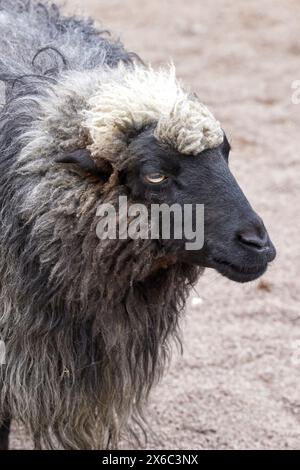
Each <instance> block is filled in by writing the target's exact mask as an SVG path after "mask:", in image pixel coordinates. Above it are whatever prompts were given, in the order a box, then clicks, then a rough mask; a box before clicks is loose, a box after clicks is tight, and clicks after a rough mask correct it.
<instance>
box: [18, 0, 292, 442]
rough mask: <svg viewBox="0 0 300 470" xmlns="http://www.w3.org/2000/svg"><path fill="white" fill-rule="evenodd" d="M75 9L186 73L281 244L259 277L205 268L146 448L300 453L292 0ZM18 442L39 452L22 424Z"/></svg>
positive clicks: (112, 2) (116, 3)
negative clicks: (238, 277)
mask: <svg viewBox="0 0 300 470" xmlns="http://www.w3.org/2000/svg"><path fill="white" fill-rule="evenodd" d="M77 7H79V10H80V9H81V11H82V12H84V14H86V15H92V16H93V17H95V18H96V19H97V20H99V21H101V23H102V25H103V26H104V27H105V28H109V29H111V30H113V31H114V32H115V33H116V34H117V35H120V37H121V38H122V40H123V41H124V43H125V44H126V45H127V47H128V48H129V49H131V50H134V51H136V52H138V53H139V54H140V55H141V56H142V57H143V59H144V60H146V61H147V60H149V61H151V62H152V63H153V64H155V65H157V64H160V63H162V62H165V61H168V60H169V59H170V58H172V59H173V60H174V62H175V64H176V66H177V70H178V74H179V76H180V77H181V78H183V79H184V80H185V81H187V82H188V83H189V84H190V85H191V86H192V87H193V88H194V89H195V90H196V91H197V92H198V94H199V95H200V97H201V98H202V100H203V101H205V102H206V103H207V104H208V105H209V106H210V107H211V108H212V110H213V111H214V113H215V114H216V116H217V117H218V118H219V120H220V121H221V122H222V125H223V127H224V128H225V129H226V131H227V133H228V134H229V136H230V138H231V143H232V147H233V152H232V155H231V167H232V169H233V171H234V173H235V174H236V176H237V177H238V180H239V182H240V183H241V185H242V187H243V188H244V190H245V192H246V194H247V196H248V197H249V199H250V200H251V201H252V203H253V206H254V207H255V208H256V210H257V211H258V212H259V213H260V214H261V215H262V217H263V218H264V220H265V223H266V225H267V227H268V228H269V231H270V233H271V235H272V238H273V241H274V243H275V245H276V247H277V250H278V257H277V260H276V262H275V263H274V264H273V266H272V267H271V268H270V269H269V271H268V272H267V274H266V275H265V276H264V278H263V281H260V282H259V281H257V282H254V283H250V284H247V285H238V284H234V283H232V282H230V281H228V280H226V279H224V278H222V277H221V276H220V275H218V274H216V273H215V272H213V271H209V270H208V271H207V272H206V273H205V274H204V276H203V277H202V278H201V280H200V281H199V284H198V286H197V288H196V291H195V292H193V293H192V295H191V299H190V302H189V304H188V307H187V315H186V319H185V320H184V324H183V341H184V355H183V356H182V357H180V356H179V355H177V354H176V353H175V354H174V357H173V361H172V364H171V367H170V370H169V371H168V373H167V374H166V375H165V377H164V379H163V381H162V383H161V384H160V385H159V386H158V387H157V389H156V390H155V391H154V393H153V395H152V401H151V403H150V406H149V412H148V415H149V417H150V423H151V427H152V431H153V432H152V434H151V435H150V440H149V443H148V446H149V447H150V448H155V447H157V448H166V449H168V448H177V449H184V448H191V449H216V448H218V449H241V448H242V449H246V448H247V449H248V448H251V449H253V448H257V449H271V448H276V449H281V448H283V449H295V448H297V449H299V448H300V308H299V300H300V299H299V297H300V287H299V277H300V252H299V230H300V218H299V208H298V204H299V189H300V171H299V143H300V142H299V128H300V105H298V106H296V105H293V104H292V101H291V96H292V89H291V83H292V82H293V81H294V80H297V79H298V80H299V79H300V67H299V58H300V36H299V30H300V28H299V25H300V4H299V2H298V0H264V1H263V2H262V1H261V0H252V1H251V2H245V1H243V0H210V1H208V0H189V1H185V2H184V1H182V0H172V1H171V0H151V1H148V2H144V1H143V2H141V1H140V0H81V1H79V0H78V1H77V2H76V1H75V2H74V1H72V2H71V1H70V2H66V9H67V10H68V11H72V12H74V11H76V8H77ZM12 447H13V448H25V447H26V448H31V442H30V441H27V439H26V437H25V434H24V432H23V433H22V430H20V429H15V431H14V433H13V436H12Z"/></svg>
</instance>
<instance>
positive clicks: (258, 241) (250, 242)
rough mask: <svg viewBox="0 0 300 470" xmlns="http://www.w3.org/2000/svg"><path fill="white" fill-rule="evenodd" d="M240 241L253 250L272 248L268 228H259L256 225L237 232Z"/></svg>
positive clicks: (261, 250)
mask: <svg viewBox="0 0 300 470" xmlns="http://www.w3.org/2000/svg"><path fill="white" fill-rule="evenodd" d="M237 239H238V241H239V242H240V243H241V244H242V245H244V246H245V247H247V248H248V249H251V250H252V251H259V252H263V251H267V250H269V248H270V243H269V237H268V234H267V232H266V230H265V229H264V230H261V229H260V230H258V229H257V228H256V227H253V228H252V229H248V230H244V231H240V232H239V233H238V234H237Z"/></svg>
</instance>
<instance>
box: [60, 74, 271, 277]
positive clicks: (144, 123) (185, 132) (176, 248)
mask: <svg viewBox="0 0 300 470" xmlns="http://www.w3.org/2000/svg"><path fill="white" fill-rule="evenodd" d="M94 81H95V83H93V84H92V85H91V84H89V87H90V90H89V95H88V96H86V101H85V103H84V106H83V109H82V110H81V111H80V113H78V115H79V116H80V132H82V133H83V134H85V139H86V143H85V144H84V147H85V149H84V150H78V149H76V151H75V153H74V152H73V153H71V154H68V155H67V157H66V156H65V155H64V156H63V158H61V159H60V161H61V162H65V163H75V164H76V165H77V166H79V167H81V169H82V170H84V171H87V172H89V173H93V174H94V175H96V176H98V177H100V179H101V178H102V182H104V183H105V181H107V183H106V186H105V185H104V186H105V188H106V189H105V190H104V193H105V191H106V192H109V191H111V190H115V189H116V188H118V192H119V193H120V194H126V195H128V196H129V200H130V203H135V202H137V203H144V204H145V205H146V206H147V207H148V208H149V207H151V205H153V204H163V203H164V204H168V205H169V206H171V205H173V204H179V205H180V207H182V208H183V212H184V208H185V206H186V205H187V204H188V205H191V204H192V205H193V211H194V212H193V216H194V215H195V214H196V212H195V211H196V210H197V209H196V207H197V204H202V205H204V210H205V220H204V244H203V246H201V247H199V246H197V247H196V245H195V248H191V245H189V249H187V241H188V240H187V238H186V237H185V229H184V228H183V230H182V238H181V239H178V237H177V236H176V235H175V232H176V230H175V224H176V221H173V225H174V227H173V232H172V229H171V232H170V239H169V240H160V246H161V247H162V248H163V250H164V253H165V252H166V250H167V252H168V253H169V259H171V260H172V262H174V260H175V261H176V260H179V261H181V262H182V261H184V262H186V263H192V264H196V265H200V266H204V267H212V268H215V269H217V270H218V271H219V272H220V273H222V274H224V275H226V276H227V277H229V278H230V279H233V280H235V281H240V282H245V281H249V280H253V279H255V278H257V277H258V276H260V275H261V274H262V273H263V272H264V271H265V270H266V268H267V265H268V263H269V262H270V261H272V260H273V259H274V257H275V249H274V247H273V245H272V243H271V241H270V239H269V236H268V234H267V231H266V229H265V227H264V225H263V222H262V221H261V219H260V218H259V217H258V216H257V214H256V213H255V212H254V211H253V210H252V208H251V207H250V205H249V203H248V201H247V199H246V198H245V196H244V194H243V193H242V191H241V189H240V188H239V186H238V184H237V182H236V181H235V179H234V177H233V175H232V174H231V172H230V170H229V167H228V156H229V151H230V145H229V143H228V140H227V138H226V136H225V134H224V132H223V130H222V129H221V126H220V124H219V122H218V121H217V120H216V119H215V118H214V116H213V115H212V114H211V112H210V111H209V110H208V109H207V108H206V107H205V106H204V105H203V104H202V103H201V102H200V101H199V99H198V98H197V96H196V95H192V94H190V93H187V92H185V91H184V89H183V88H182V87H181V85H180V84H179V83H178V81H177V80H176V78H175V73H174V69H173V68H172V67H171V68H170V69H167V70H161V71H158V72H155V71H153V70H152V69H151V68H144V67H141V66H135V67H131V68H125V67H123V66H120V67H119V68H117V69H116V70H113V71H112V70H110V71H109V73H107V75H105V73H104V75H103V74H102V76H101V79H99V80H98V81H97V78H96V76H94ZM76 86H77V85H76ZM82 88H84V86H83V85H82ZM85 93H86V95H87V92H85ZM110 173H112V175H111V174H110ZM121 188H122V190H121ZM122 191H123V193H122ZM180 223H182V222H181V221H180ZM193 224H194V226H193V228H194V230H195V229H198V227H196V226H195V223H194V222H193ZM153 243H155V244H156V246H158V245H159V244H158V241H157V240H154V241H153ZM163 264H164V259H163V260H162V264H160V262H158V264H155V265H158V266H161V265H163Z"/></svg>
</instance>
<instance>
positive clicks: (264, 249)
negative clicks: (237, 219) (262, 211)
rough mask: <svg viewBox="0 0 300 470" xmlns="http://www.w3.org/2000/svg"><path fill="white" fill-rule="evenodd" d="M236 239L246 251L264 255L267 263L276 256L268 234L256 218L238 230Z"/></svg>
mask: <svg viewBox="0 0 300 470" xmlns="http://www.w3.org/2000/svg"><path fill="white" fill-rule="evenodd" d="M237 239H238V241H239V243H240V244H241V245H242V246H243V247H244V248H246V249H247V250H248V251H249V250H250V251H251V252H253V253H257V254H264V255H266V256H267V257H268V261H272V260H273V259H274V258H275V256H276V251H275V248H274V246H273V244H272V242H271V240H270V238H269V235H268V232H267V230H266V229H265V226H264V224H263V222H262V220H261V219H260V218H259V217H258V216H256V217H254V218H253V219H252V220H251V221H248V222H247V223H246V224H245V225H244V226H243V227H241V228H240V230H239V231H238V233H237Z"/></svg>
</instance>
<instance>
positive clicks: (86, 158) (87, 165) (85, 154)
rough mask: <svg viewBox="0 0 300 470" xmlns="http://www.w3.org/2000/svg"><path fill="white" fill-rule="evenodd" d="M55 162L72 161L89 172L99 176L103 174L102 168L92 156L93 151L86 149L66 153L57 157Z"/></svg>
mask: <svg viewBox="0 0 300 470" xmlns="http://www.w3.org/2000/svg"><path fill="white" fill-rule="evenodd" d="M55 162H56V163H72V164H73V165H77V166H78V167H79V168H81V169H82V170H84V171H86V172H88V173H92V174H93V175H98V176H99V175H101V171H100V169H99V168H98V167H97V165H96V163H95V162H94V160H93V159H92V157H91V152H89V150H86V149H80V150H74V152H70V153H66V154H65V155H63V156H61V157H58V158H56V159H55Z"/></svg>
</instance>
